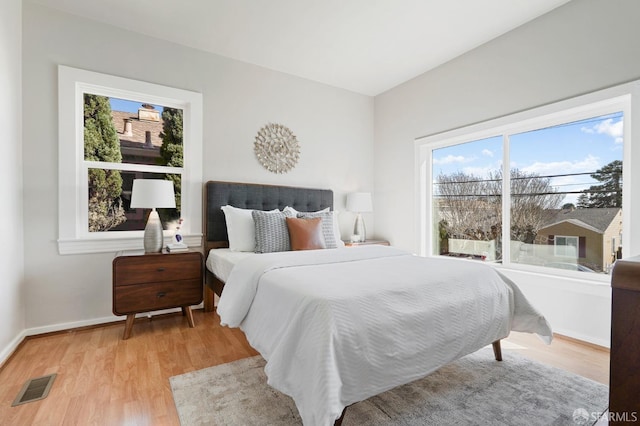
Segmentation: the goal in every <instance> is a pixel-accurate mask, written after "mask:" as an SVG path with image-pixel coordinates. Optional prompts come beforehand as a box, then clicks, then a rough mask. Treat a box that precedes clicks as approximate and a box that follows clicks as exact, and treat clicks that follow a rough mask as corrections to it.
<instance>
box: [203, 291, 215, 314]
mask: <svg viewBox="0 0 640 426" xmlns="http://www.w3.org/2000/svg"><path fill="white" fill-rule="evenodd" d="M213 294H214V293H213V290H211V288H210V287H209V286H207V285H205V286H204V296H203V299H204V311H205V312H213V311H214V310H215V306H214V303H213Z"/></svg>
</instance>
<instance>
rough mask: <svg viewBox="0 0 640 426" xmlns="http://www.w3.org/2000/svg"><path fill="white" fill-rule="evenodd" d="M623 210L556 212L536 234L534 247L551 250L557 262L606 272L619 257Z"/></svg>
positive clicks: (595, 209)
mask: <svg viewBox="0 0 640 426" xmlns="http://www.w3.org/2000/svg"><path fill="white" fill-rule="evenodd" d="M621 237H622V209H621V208H618V207H615V208H602V209H597V208H591V209H574V210H569V209H565V210H560V211H558V212H557V213H556V214H555V215H554V216H553V217H552V218H551V219H550V220H549V222H548V224H546V225H545V226H543V227H542V228H540V229H539V230H538V235H537V237H536V243H537V244H548V245H553V246H554V250H553V251H554V255H555V257H556V259H565V260H566V261H567V262H568V263H574V264H577V265H582V266H586V267H587V268H591V269H593V270H594V271H605V272H608V271H609V269H610V268H611V265H612V264H613V263H614V262H615V260H616V258H618V257H619V255H620V253H619V252H620V250H621Z"/></svg>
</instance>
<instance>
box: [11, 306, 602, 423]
mask: <svg viewBox="0 0 640 426" xmlns="http://www.w3.org/2000/svg"><path fill="white" fill-rule="evenodd" d="M194 319H195V322H196V327H195V328H189V327H188V325H187V319H186V318H185V317H183V316H181V315H169V316H161V317H160V316H158V317H153V318H152V319H151V320H149V319H139V320H138V321H137V322H136V324H135V326H134V328H133V333H132V336H131V338H130V339H128V340H122V332H123V330H124V323H118V324H112V325H107V326H104V327H99V328H93V329H87V330H75V331H69V332H64V333H57V334H53V335H48V336H41V337H34V338H30V339H28V340H26V341H25V342H23V344H22V345H21V346H20V347H19V348H18V350H17V351H16V353H15V354H14V356H12V357H11V358H10V359H9V360H8V361H7V362H6V363H5V365H4V366H3V367H2V370H0V424H2V425H154V426H155V425H179V421H178V415H177V412H176V409H175V405H174V403H173V398H172V396H171V389H170V386H169V380H168V379H169V377H171V376H175V375H178V374H182V373H186V372H189V371H194V370H198V369H202V368H206V367H210V366H213V365H217V364H222V363H225V362H230V361H233V360H236V359H240V358H244V357H248V356H252V355H255V354H256V352H255V351H254V350H253V349H252V348H251V347H250V346H249V345H248V344H247V342H246V340H245V338H244V335H243V334H242V332H240V331H239V330H237V329H229V328H227V327H221V326H220V323H219V318H218V316H217V315H216V314H214V313H204V312H203V311H194ZM502 350H503V353H508V352H509V351H514V352H518V353H520V354H522V355H524V356H527V357H530V358H532V359H536V360H538V361H541V362H543V363H546V364H549V365H554V366H556V367H560V368H563V369H566V370H569V371H572V372H574V373H577V374H580V375H582V376H585V377H588V378H590V379H592V380H596V381H599V382H602V383H605V384H608V371H609V352H608V351H606V350H602V349H599V348H596V347H593V346H589V345H584V344H581V343H579V342H576V341H572V340H568V339H560V338H558V339H555V340H554V342H553V343H552V344H551V345H550V346H546V345H545V344H544V343H542V342H541V341H540V340H539V339H538V338H537V337H536V336H533V335H528V334H522V333H512V335H511V336H510V337H509V338H508V339H507V340H505V341H503V346H502ZM51 373H57V374H58V376H57V378H56V379H55V382H54V384H53V387H52V389H51V392H50V393H49V396H48V397H47V398H45V399H44V400H41V401H35V402H31V403H27V404H23V405H20V406H17V407H11V404H12V402H13V400H14V399H15V397H16V395H17V394H18V392H19V391H20V389H21V387H22V385H23V384H24V383H25V382H26V381H27V380H29V379H31V378H35V377H40V376H43V375H47V374H51Z"/></svg>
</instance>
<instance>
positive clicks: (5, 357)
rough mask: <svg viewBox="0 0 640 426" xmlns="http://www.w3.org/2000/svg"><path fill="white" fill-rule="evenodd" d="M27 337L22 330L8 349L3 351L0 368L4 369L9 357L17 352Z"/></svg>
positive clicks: (0, 354) (0, 357) (0, 355)
mask: <svg viewBox="0 0 640 426" xmlns="http://www.w3.org/2000/svg"><path fill="white" fill-rule="evenodd" d="M25 337H26V334H25V330H22V331H21V332H20V333H18V335H17V336H16V337H15V338H14V339H13V340H12V341H11V342H9V344H8V345H7V347H5V348H3V349H2V351H1V352H0V367H2V366H3V365H4V363H5V362H6V361H7V360H8V359H9V357H10V356H11V355H12V354H13V353H14V352H15V350H16V349H17V348H18V345H19V344H20V343H22V341H23V340H24V338H25Z"/></svg>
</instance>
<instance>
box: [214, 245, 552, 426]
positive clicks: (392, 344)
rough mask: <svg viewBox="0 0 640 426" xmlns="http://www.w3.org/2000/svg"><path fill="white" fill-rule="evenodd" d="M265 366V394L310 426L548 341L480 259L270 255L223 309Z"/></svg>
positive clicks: (517, 295) (371, 250)
mask: <svg viewBox="0 0 640 426" xmlns="http://www.w3.org/2000/svg"><path fill="white" fill-rule="evenodd" d="M217 311H218V314H219V315H220V318H221V322H222V324H223V325H228V326H230V327H238V326H239V327H241V328H242V330H243V331H244V332H245V334H246V336H247V339H248V340H249V343H250V344H251V345H252V346H253V347H254V348H256V349H257V350H258V351H259V352H260V353H261V354H262V356H263V357H264V358H265V360H266V361H267V364H266V367H265V372H266V374H267V377H268V383H269V385H271V386H273V387H274V388H276V389H278V390H280V391H281V392H283V393H285V394H287V395H290V396H291V397H292V398H293V399H294V401H295V403H296V406H297V407H298V410H299V412H300V415H301V417H302V420H303V423H304V424H305V425H331V424H333V422H334V420H335V419H336V418H338V417H339V416H340V414H341V413H342V410H343V408H344V407H346V406H348V405H350V404H352V403H355V402H358V401H362V400H364V399H367V398H369V397H371V396H373V395H377V394H379V393H381V392H384V391H386V390H388V389H391V388H393V387H395V386H398V385H401V384H404V383H408V382H411V381H413V380H416V379H418V378H420V377H423V376H425V375H427V374H429V373H431V372H432V371H434V370H436V369H438V368H439V367H441V366H443V365H445V364H447V363H449V362H451V361H453V360H455V359H458V358H460V357H462V356H464V355H467V354H469V353H471V352H474V351H476V350H478V349H480V348H481V347H483V346H485V345H487V344H489V343H491V342H493V341H495V340H498V339H501V338H504V337H506V336H507V335H508V334H509V331H510V330H516V331H528V332H535V333H538V334H539V335H540V336H542V337H543V338H544V339H546V340H547V341H550V340H551V329H550V327H549V324H548V323H547V321H546V320H545V319H544V317H543V316H542V315H540V314H539V313H538V312H537V311H536V310H535V308H533V307H532V306H531V305H530V304H529V302H528V301H527V300H526V299H525V297H524V296H523V295H522V293H521V292H520V290H519V289H518V288H517V287H516V285H515V284H514V283H512V282H511V281H509V280H508V279H506V278H505V277H504V276H502V275H501V274H500V273H498V272H497V271H496V270H495V269H494V268H492V267H490V266H488V265H485V264H482V263H480V262H473V261H460V260H454V259H447V258H423V257H418V256H414V255H411V254H409V253H407V252H404V251H402V250H398V249H395V248H391V247H383V246H370V247H359V248H356V249H334V250H313V251H302V252H285V253H273V254H263V255H260V256H254V257H251V258H248V259H245V260H242V261H241V262H240V263H238V264H237V265H236V267H235V268H234V269H233V271H232V272H231V275H230V277H229V279H228V281H227V282H226V285H225V288H224V292H223V293H222V297H221V298H220V302H219V305H218V309H217Z"/></svg>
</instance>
